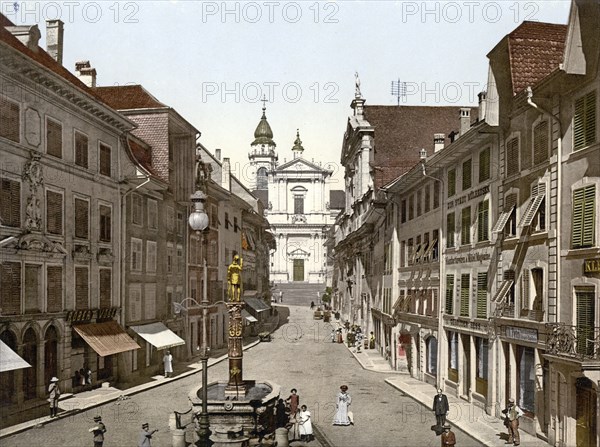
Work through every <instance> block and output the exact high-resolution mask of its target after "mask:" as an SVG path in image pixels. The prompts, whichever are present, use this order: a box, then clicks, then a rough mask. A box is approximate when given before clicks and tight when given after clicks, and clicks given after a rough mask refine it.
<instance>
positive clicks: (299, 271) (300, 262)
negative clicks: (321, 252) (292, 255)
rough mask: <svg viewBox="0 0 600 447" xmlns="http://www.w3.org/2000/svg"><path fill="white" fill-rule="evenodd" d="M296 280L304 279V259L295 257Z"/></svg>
mask: <svg viewBox="0 0 600 447" xmlns="http://www.w3.org/2000/svg"><path fill="white" fill-rule="evenodd" d="M294 281H304V259H294Z"/></svg>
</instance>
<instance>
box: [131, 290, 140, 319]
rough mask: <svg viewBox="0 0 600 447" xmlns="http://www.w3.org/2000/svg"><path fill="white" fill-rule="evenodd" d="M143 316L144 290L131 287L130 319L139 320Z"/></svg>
mask: <svg viewBox="0 0 600 447" xmlns="http://www.w3.org/2000/svg"><path fill="white" fill-rule="evenodd" d="M141 318H142V291H141V289H140V288H139V286H138V287H132V288H130V289H129V321H139V320H141Z"/></svg>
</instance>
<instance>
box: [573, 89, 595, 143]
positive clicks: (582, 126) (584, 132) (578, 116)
mask: <svg viewBox="0 0 600 447" xmlns="http://www.w3.org/2000/svg"><path fill="white" fill-rule="evenodd" d="M573 121H574V122H573V147H574V150H579V149H582V148H584V147H586V146H589V145H590V144H593V143H595V142H596V91H592V92H590V93H588V94H587V95H585V96H582V97H581V98H579V99H578V100H577V101H575V117H574V119H573Z"/></svg>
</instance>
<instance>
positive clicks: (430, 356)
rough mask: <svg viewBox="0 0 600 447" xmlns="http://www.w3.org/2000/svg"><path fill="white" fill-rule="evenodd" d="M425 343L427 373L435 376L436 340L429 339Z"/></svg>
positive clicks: (433, 338)
mask: <svg viewBox="0 0 600 447" xmlns="http://www.w3.org/2000/svg"><path fill="white" fill-rule="evenodd" d="M425 343H426V345H427V372H428V373H429V374H432V375H434V376H435V375H436V374H437V339H436V338H435V337H429V338H428V339H427V341H426V342H425Z"/></svg>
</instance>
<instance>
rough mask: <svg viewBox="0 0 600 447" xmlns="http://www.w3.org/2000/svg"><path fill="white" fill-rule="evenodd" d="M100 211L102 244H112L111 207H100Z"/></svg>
mask: <svg viewBox="0 0 600 447" xmlns="http://www.w3.org/2000/svg"><path fill="white" fill-rule="evenodd" d="M98 211H99V214H100V235H99V237H100V242H110V241H111V236H112V231H111V225H112V210H111V208H110V206H106V205H100V206H99V207H98Z"/></svg>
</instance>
